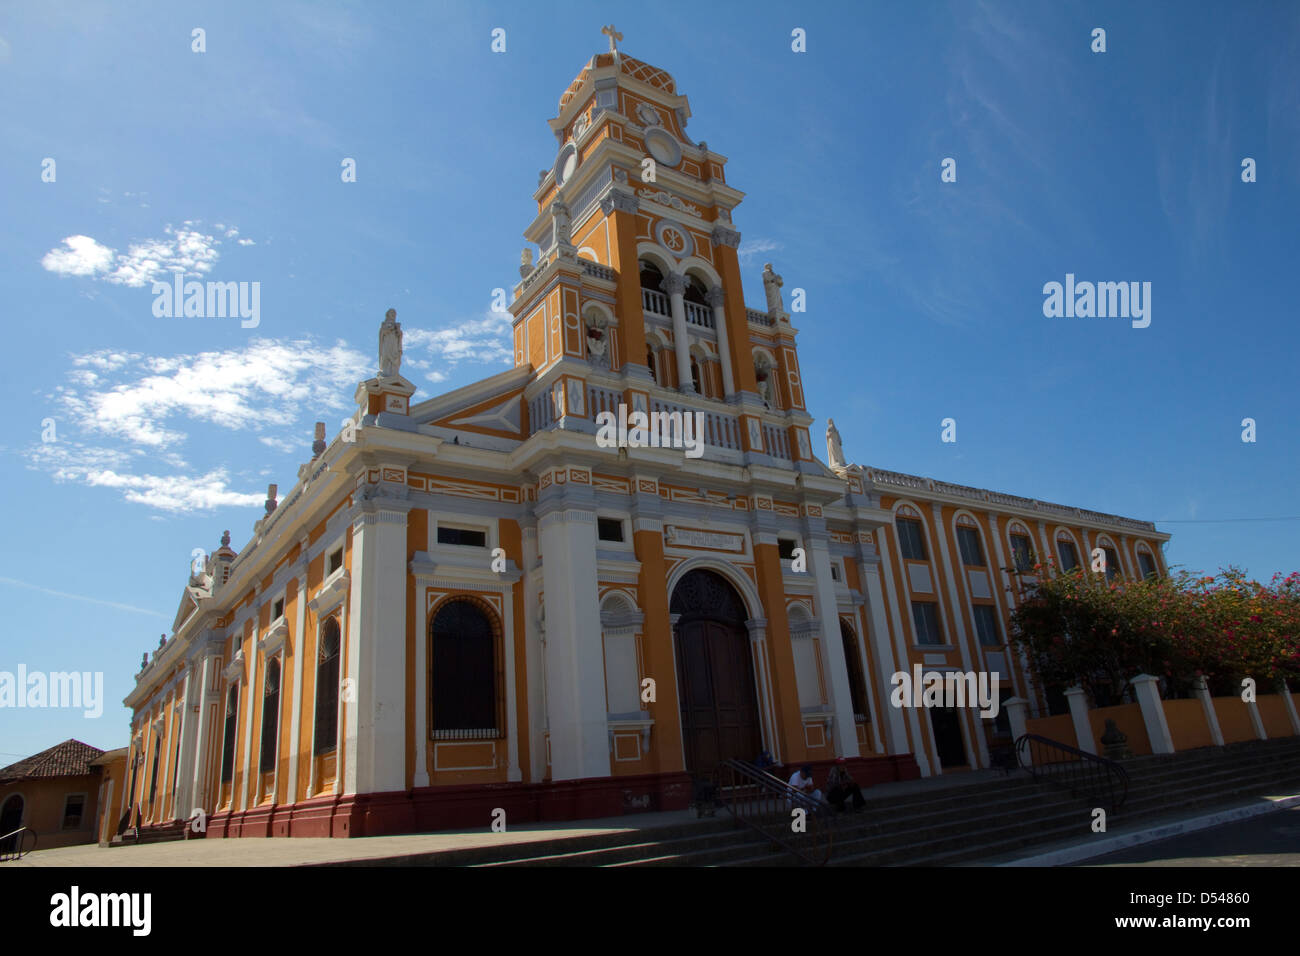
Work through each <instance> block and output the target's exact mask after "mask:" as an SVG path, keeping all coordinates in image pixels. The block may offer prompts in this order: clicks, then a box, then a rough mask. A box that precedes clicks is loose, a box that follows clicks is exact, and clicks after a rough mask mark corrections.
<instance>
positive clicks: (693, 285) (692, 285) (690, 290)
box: [682, 276, 709, 306]
mask: <svg viewBox="0 0 1300 956" xmlns="http://www.w3.org/2000/svg"><path fill="white" fill-rule="evenodd" d="M707 293H708V290H707V289H705V288H704V283H703V282H701V281H700V280H699V279H698V278H696V277H695V276H687V277H686V289H685V290H684V291H683V293H682V298H683V299H685V300H686V301H687V302H694V303H695V304H696V305H704V306H707V305H708V304H709V300H708V299H707V298H706V295H707Z"/></svg>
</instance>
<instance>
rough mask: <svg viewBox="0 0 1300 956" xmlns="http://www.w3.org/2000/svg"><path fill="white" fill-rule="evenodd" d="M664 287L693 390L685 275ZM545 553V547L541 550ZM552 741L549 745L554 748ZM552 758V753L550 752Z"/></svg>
mask: <svg viewBox="0 0 1300 956" xmlns="http://www.w3.org/2000/svg"><path fill="white" fill-rule="evenodd" d="M664 289H665V290H666V291H667V293H668V301H669V304H670V305H671V307H672V313H673V350H674V351H675V352H676V353H677V386H678V390H679V391H683V392H694V391H695V384H694V380H693V379H692V378H691V341H690V338H689V336H688V335H687V332H686V300H685V299H684V298H682V296H683V294H684V293H685V292H686V277H685V276H682V275H679V274H678V273H676V272H670V273H669V274H668V275H667V277H665V279H664ZM542 553H543V554H545V553H546V552H545V549H543V551H542ZM554 746H555V744H554V742H552V743H551V747H552V748H554ZM552 759H554V753H552Z"/></svg>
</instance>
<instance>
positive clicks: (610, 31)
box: [600, 23, 623, 53]
mask: <svg viewBox="0 0 1300 956" xmlns="http://www.w3.org/2000/svg"><path fill="white" fill-rule="evenodd" d="M600 32H601V33H603V34H605V36H607V37H609V52H610V53H617V52H618V46H617V44H618V42H619V41H620V40H622V39H623V34H621V33H619V32H618V31H617V30H615V29H614V24H612V23H611V24H609V26H604V27H601V28H600Z"/></svg>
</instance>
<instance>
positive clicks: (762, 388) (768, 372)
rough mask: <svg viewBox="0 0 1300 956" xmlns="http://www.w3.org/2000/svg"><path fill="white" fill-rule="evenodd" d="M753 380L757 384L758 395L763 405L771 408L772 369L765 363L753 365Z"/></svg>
mask: <svg viewBox="0 0 1300 956" xmlns="http://www.w3.org/2000/svg"><path fill="white" fill-rule="evenodd" d="M754 380H755V381H756V382H758V395H759V397H760V398H762V399H763V404H764V405H766V406H767V407H768V408H771V407H772V367H771V366H770V365H768V364H767V362H755V363H754Z"/></svg>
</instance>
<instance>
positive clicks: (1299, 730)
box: [1277, 681, 1300, 735]
mask: <svg viewBox="0 0 1300 956" xmlns="http://www.w3.org/2000/svg"><path fill="white" fill-rule="evenodd" d="M1277 692H1278V693H1279V694H1280V695H1281V696H1282V703H1283V704H1285V705H1286V715H1287V718H1288V719H1289V720H1290V721H1291V733H1293V734H1296V735H1300V714H1297V713H1296V709H1295V701H1294V700H1292V699H1291V688H1289V687H1287V686H1286V681H1280V682H1279V683H1278V688H1277Z"/></svg>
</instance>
